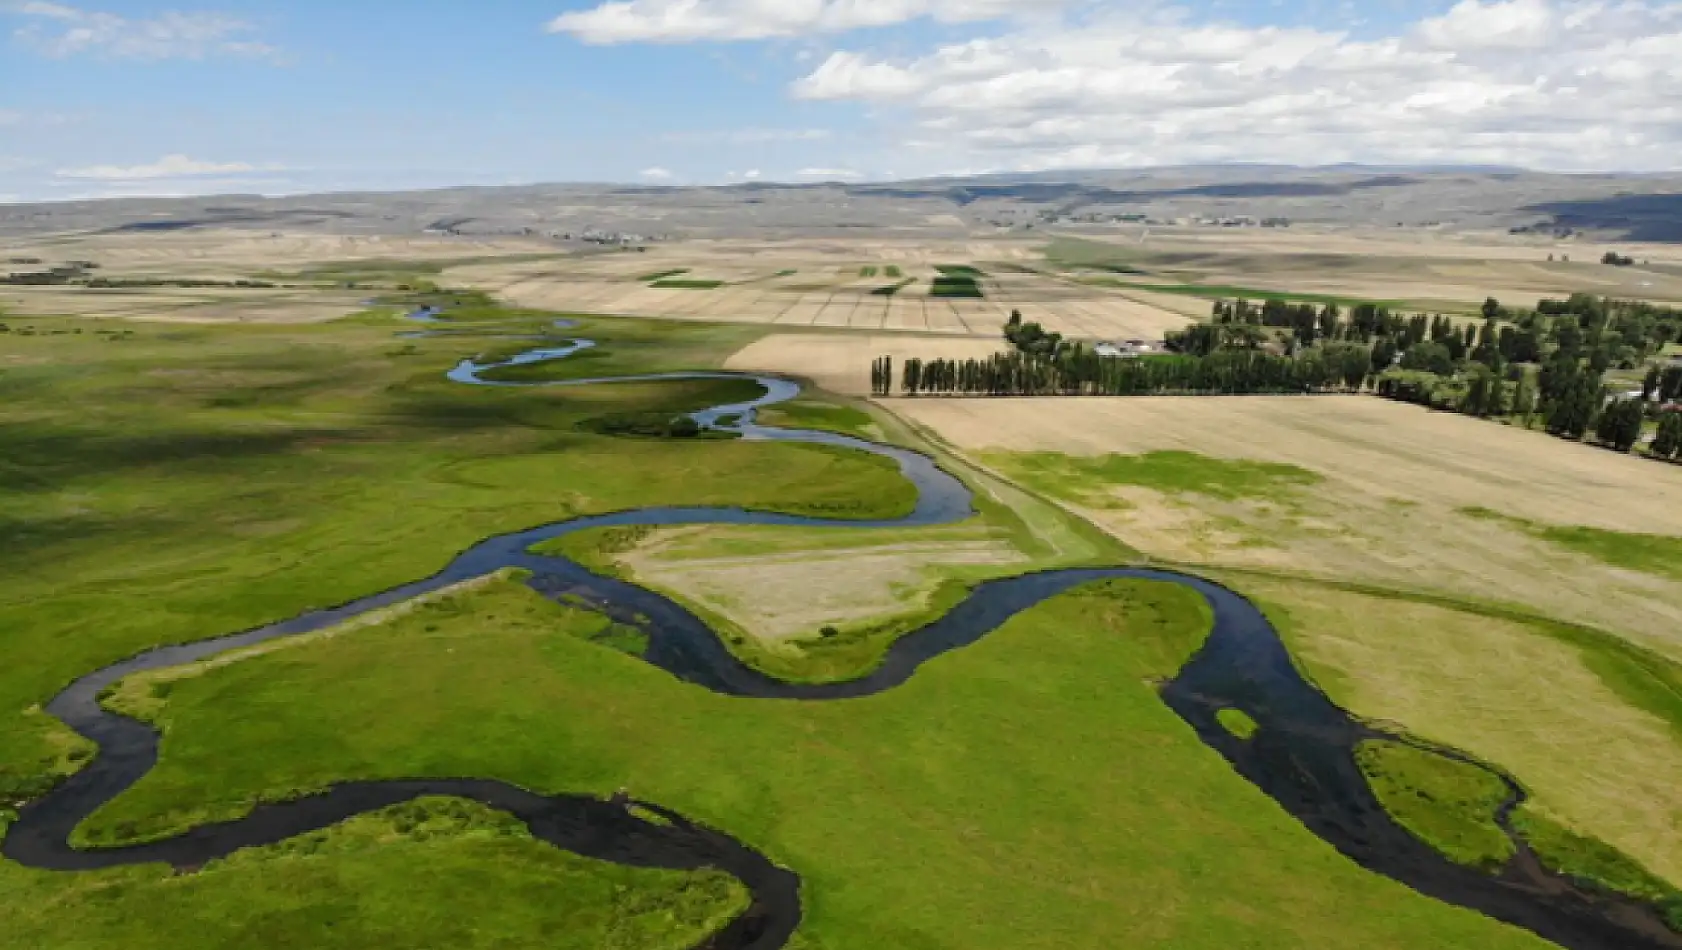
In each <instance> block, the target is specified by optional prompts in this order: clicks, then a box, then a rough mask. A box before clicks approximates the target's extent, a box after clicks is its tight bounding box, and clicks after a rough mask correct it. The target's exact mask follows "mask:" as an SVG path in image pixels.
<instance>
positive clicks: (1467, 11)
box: [1419, 0, 1561, 49]
mask: <svg viewBox="0 0 1682 950" xmlns="http://www.w3.org/2000/svg"><path fill="white" fill-rule="evenodd" d="M1560 20H1561V18H1559V17H1556V15H1555V11H1554V8H1553V4H1552V3H1550V2H1549V0H1491V2H1488V3H1484V2H1481V0H1461V2H1460V3H1457V4H1455V5H1454V7H1453V8H1452V9H1450V10H1449V11H1448V12H1447V13H1445V14H1443V15H1442V16H1440V17H1432V18H1431V19H1428V20H1426V21H1424V22H1423V23H1421V24H1420V30H1419V32H1420V34H1421V35H1422V36H1424V38H1425V40H1426V41H1427V42H1428V43H1430V44H1431V45H1432V46H1435V47H1437V48H1439V49H1479V48H1495V47H1503V46H1505V47H1512V48H1517V49H1535V48H1538V47H1541V46H1543V45H1545V44H1546V43H1547V42H1548V41H1549V40H1550V39H1551V38H1553V34H1554V31H1555V29H1556V27H1558V26H1559V25H1560Z"/></svg>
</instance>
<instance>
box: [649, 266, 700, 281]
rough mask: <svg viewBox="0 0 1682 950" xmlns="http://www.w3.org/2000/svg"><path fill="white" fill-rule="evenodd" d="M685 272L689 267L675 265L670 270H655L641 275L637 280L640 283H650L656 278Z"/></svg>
mask: <svg viewBox="0 0 1682 950" xmlns="http://www.w3.org/2000/svg"><path fill="white" fill-rule="evenodd" d="M687 273H689V268H687V267H675V268H673V269H671V270H662V271H655V272H654V273H652V274H644V275H642V276H641V277H638V278H637V280H638V281H639V282H640V283H644V284H651V283H653V282H654V281H657V280H665V279H666V278H668V277H678V276H680V275H683V274H687Z"/></svg>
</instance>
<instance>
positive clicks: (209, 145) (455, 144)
mask: <svg viewBox="0 0 1682 950" xmlns="http://www.w3.org/2000/svg"><path fill="white" fill-rule="evenodd" d="M87 2H88V3H89V5H87V6H81V5H71V4H59V3H50V2H42V0H0V197H9V198H10V199H22V200H37V199H54V198H74V197H84V196H99V195H114V194H146V193H164V194H170V193H193V192H197V193H204V192H221V191H246V192H250V191H258V192H266V193H284V192H298V191H311V190H327V189H332V190H338V189H348V188H382V189H383V188H409V187H419V186H434V185H447V184H500V183H512V182H532V181H644V182H650V183H661V184H676V183H712V182H726V181H739V180H745V179H747V178H760V179H779V180H803V179H813V178H819V177H832V178H884V177H907V176H914V175H928V174H942V173H958V172H971V171H995V170H996V171H1003V170H1043V169H1056V168H1060V167H1097V166H1127V165H1151V164H1169V163H1178V162H1193V161H1285V162H1299V163H1318V162H1335V161H1369V162H1376V163H1389V162H1417V163H1437V162H1443V163H1446V162H1461V161H1474V162H1490V161H1500V162H1512V163H1516V164H1525V165H1531V166H1536V167H1544V168H1556V169H1561V170H1593V169H1632V170H1648V169H1654V168H1664V167H1675V165H1676V160H1675V158H1674V157H1673V156H1675V155H1678V154H1682V150H1678V147H1677V146H1678V145H1679V143H1682V109H1679V105H1678V104H1679V103H1682V66H1679V65H1678V64H1679V63H1682V3H1677V2H1651V0H1650V2H1639V0H1637V2H1621V3H1619V4H1597V3H1590V2H1588V0H1582V2H1578V0H1487V2H1485V0H1461V2H1458V3H1453V2H1428V0H1366V2H1361V3H1349V2H1332V0H1266V2H1239V0H1203V2H1189V3H1168V2H1160V3H1159V2H1125V3H1124V2H1117V0H615V2H608V3H600V2H591V0H550V2H528V0H499V2H496V3H488V4H471V5H469V4H463V3H459V2H456V3H443V2H437V0H418V2H406V3H396V2H392V0H353V2H344V0H341V2H335V3H327V2H321V0H291V2H288V3H284V4H280V3H255V2H249V0H204V2H206V3H208V4H210V5H209V6H195V7H182V6H175V5H173V4H169V5H164V4H159V3H154V2H148V0H103V2H101V0H87Z"/></svg>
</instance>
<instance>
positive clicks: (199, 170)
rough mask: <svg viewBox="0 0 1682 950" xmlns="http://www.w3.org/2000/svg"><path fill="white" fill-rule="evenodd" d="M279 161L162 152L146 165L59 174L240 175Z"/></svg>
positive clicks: (105, 177)
mask: <svg viewBox="0 0 1682 950" xmlns="http://www.w3.org/2000/svg"><path fill="white" fill-rule="evenodd" d="M284 170H285V168H284V167H283V166H280V165H252V164H249V163H246V162H220V163H219V162H204V161H199V160H198V159H194V158H188V157H187V156H185V155H165V156H164V157H163V158H160V159H158V160H157V161H155V162H153V163H151V164H150V165H90V166H87V167H85V168H64V169H60V170H59V171H58V172H56V174H57V176H58V177H59V178H68V179H74V180H79V181H154V180H157V179H164V178H196V177H202V176H206V175H244V174H249V173H252V172H275V171H284Z"/></svg>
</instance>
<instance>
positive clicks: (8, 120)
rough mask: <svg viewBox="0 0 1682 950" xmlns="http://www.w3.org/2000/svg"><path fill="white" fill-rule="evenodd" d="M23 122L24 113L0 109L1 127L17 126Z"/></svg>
mask: <svg viewBox="0 0 1682 950" xmlns="http://www.w3.org/2000/svg"><path fill="white" fill-rule="evenodd" d="M22 121H23V113H21V112H19V111H17V110H16V109H0V126H6V125H17V124H18V123H20V122H22Z"/></svg>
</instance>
